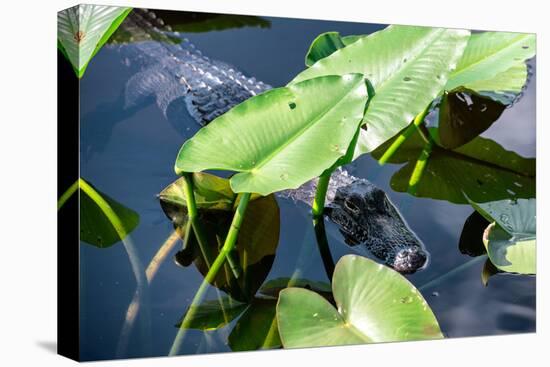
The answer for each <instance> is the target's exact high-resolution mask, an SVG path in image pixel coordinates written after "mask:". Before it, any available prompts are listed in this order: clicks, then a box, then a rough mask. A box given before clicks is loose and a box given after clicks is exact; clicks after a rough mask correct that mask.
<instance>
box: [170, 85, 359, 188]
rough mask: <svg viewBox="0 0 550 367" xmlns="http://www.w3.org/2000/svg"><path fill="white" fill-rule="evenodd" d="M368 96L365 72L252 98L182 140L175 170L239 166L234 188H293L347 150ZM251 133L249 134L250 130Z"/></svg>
mask: <svg viewBox="0 0 550 367" xmlns="http://www.w3.org/2000/svg"><path fill="white" fill-rule="evenodd" d="M367 99H368V94H367V87H366V83H365V80H364V79H363V76H362V75H361V74H350V75H345V76H336V75H331V76H324V77H319V78H314V79H310V80H306V81H304V82H301V83H296V84H293V85H291V86H289V87H282V88H275V89H271V90H269V91H267V92H265V93H262V94H260V95H257V96H254V97H252V98H250V99H247V100H246V101H244V102H243V103H241V104H239V105H237V106H236V107H234V108H232V109H231V110H229V111H228V112H227V113H225V114H223V115H222V116H220V117H218V118H216V119H215V120H214V121H212V122H211V123H210V124H208V126H206V127H204V128H202V129H200V130H199V132H198V133H197V134H196V135H195V136H194V137H193V138H191V139H189V140H187V141H186V142H185V144H184V145H183V146H182V148H181V150H180V152H179V154H178V157H177V160H176V165H175V170H176V173H178V174H180V173H182V172H200V171H203V170H208V169H218V170H230V171H236V172H239V173H237V174H235V175H234V176H232V177H231V179H230V184H231V188H232V190H233V191H234V192H252V193H258V194H261V195H267V194H270V193H273V192H276V191H280V190H285V189H293V188H297V187H298V186H300V185H302V184H303V183H305V182H306V181H309V180H311V179H312V178H314V177H317V176H319V175H321V174H322V173H323V171H325V170H326V169H327V168H329V167H330V166H332V165H333V164H334V163H335V162H336V161H337V160H338V159H339V158H340V157H342V156H343V155H345V154H346V152H347V149H348V147H349V146H350V143H351V141H352V139H353V138H354V136H355V135H356V132H357V129H358V128H359V124H360V123H361V120H362V118H363V112H364V109H365V104H366V102H367ZM243 132H246V133H243Z"/></svg>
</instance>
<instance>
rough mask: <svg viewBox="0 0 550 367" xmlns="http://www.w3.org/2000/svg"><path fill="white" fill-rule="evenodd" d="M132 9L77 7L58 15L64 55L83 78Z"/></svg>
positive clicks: (95, 6) (97, 6)
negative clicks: (89, 65) (92, 61)
mask: <svg viewBox="0 0 550 367" xmlns="http://www.w3.org/2000/svg"><path fill="white" fill-rule="evenodd" d="M131 10H132V8H124V7H113V6H103V5H89V4H83V5H77V6H74V7H72V8H69V9H65V10H62V11H60V12H59V13H57V24H58V26H57V29H58V30H57V39H58V41H59V42H58V45H59V46H61V49H62V52H63V54H64V55H65V56H67V58H68V59H69V61H70V62H71V64H72V66H73V68H74V70H75V72H76V74H77V76H78V77H79V78H82V76H83V75H84V71H85V70H86V67H87V66H88V63H89V62H90V60H91V59H92V57H94V55H95V54H96V53H97V52H98V51H99V50H100V49H101V47H102V46H103V45H104V44H105V42H107V40H108V39H109V37H110V36H111V35H112V34H113V32H114V31H115V30H116V29H117V28H118V26H119V25H120V23H122V21H123V20H124V18H126V16H127V15H128V14H129V13H130V11H131Z"/></svg>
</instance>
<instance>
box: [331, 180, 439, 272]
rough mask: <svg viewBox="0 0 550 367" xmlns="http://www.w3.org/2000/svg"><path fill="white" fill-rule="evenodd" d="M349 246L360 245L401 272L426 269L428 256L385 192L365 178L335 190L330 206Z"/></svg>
mask: <svg viewBox="0 0 550 367" xmlns="http://www.w3.org/2000/svg"><path fill="white" fill-rule="evenodd" d="M326 213H327V215H328V217H329V218H330V219H331V220H332V221H333V222H334V223H336V224H338V225H339V227H340V228H339V229H340V232H341V233H342V234H343V235H344V238H345V241H346V243H347V244H348V245H350V246H354V247H355V246H361V247H364V248H366V249H367V250H368V251H369V252H370V253H371V254H373V255H374V256H376V257H377V258H379V259H380V260H382V261H384V262H385V263H386V264H387V265H389V266H391V267H392V268H394V269H395V270H397V271H399V272H400V273H414V272H415V271H417V270H418V269H420V268H422V267H424V266H425V265H426V263H427V260H428V254H427V252H426V250H425V249H424V246H423V245H422V243H421V241H420V240H419V239H418V237H417V236H416V235H415V234H414V232H413V231H412V230H411V229H410V228H409V226H408V225H407V223H406V222H405V220H404V219H403V218H402V217H401V214H400V213H399V211H398V210H397V208H395V206H394V205H393V204H392V202H391V201H390V200H389V199H388V197H387V196H386V193H385V192H384V191H383V190H381V189H379V188H378V187H376V186H375V185H373V184H372V183H370V182H369V181H367V180H364V179H356V180H355V181H354V182H352V183H351V184H348V185H345V186H341V187H339V188H338V189H337V190H336V193H335V195H334V199H333V200H332V202H331V203H330V204H329V205H328V206H327V208H326Z"/></svg>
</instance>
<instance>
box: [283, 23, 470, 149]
mask: <svg viewBox="0 0 550 367" xmlns="http://www.w3.org/2000/svg"><path fill="white" fill-rule="evenodd" d="M469 34H470V32H468V31H463V30H455V29H443V28H428V27H413V26H397V25H392V26H389V27H387V28H386V29H384V30H382V31H379V32H376V33H373V34H371V35H369V36H366V37H362V38H360V39H358V40H356V41H355V42H353V43H352V44H350V45H349V46H346V47H344V48H341V49H339V50H337V51H335V52H333V53H332V54H331V55H330V56H327V57H325V58H323V59H321V60H319V61H318V62H316V63H315V64H314V65H313V66H311V67H310V68H308V69H306V70H304V71H303V72H301V73H300V74H298V76H296V78H294V80H293V81H292V82H291V84H293V83H297V82H300V81H303V80H307V79H310V78H314V77H318V76H321V75H335V74H336V75H342V74H347V73H357V72H358V73H362V74H363V75H364V76H365V78H367V79H368V80H369V81H370V83H372V86H373V88H374V92H375V94H374V96H372V98H371V100H370V101H369V107H368V109H367V111H366V113H365V117H364V119H363V123H364V124H366V126H367V129H366V130H364V129H363V130H361V136H360V137H359V142H358V144H357V149H356V154H355V156H358V155H360V154H363V153H367V152H370V151H372V150H374V149H375V148H377V147H378V146H380V145H381V144H382V143H384V142H385V141H387V140H388V139H390V138H391V137H393V136H394V135H395V134H397V133H398V132H399V131H400V130H402V129H403V128H404V127H406V126H407V125H408V124H410V122H411V121H412V120H413V119H414V117H415V116H416V115H417V114H418V113H420V112H421V111H423V110H424V109H425V108H426V107H427V106H428V105H429V104H430V103H431V102H432V100H433V99H434V98H435V97H437V96H438V95H439V94H440V93H441V91H442V90H443V87H444V86H445V83H446V82H447V77H448V75H449V73H450V69H451V66H452V65H456V63H457V62H458V60H459V58H460V57H461V55H462V52H463V50H464V47H465V46H466V42H467V40H468V37H469Z"/></svg>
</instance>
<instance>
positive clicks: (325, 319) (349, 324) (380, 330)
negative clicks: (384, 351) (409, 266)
mask: <svg viewBox="0 0 550 367" xmlns="http://www.w3.org/2000/svg"><path fill="white" fill-rule="evenodd" d="M332 289H333V293H334V299H335V301H336V306H337V308H335V307H334V306H333V305H332V304H330V303H329V302H328V301H327V300H326V299H325V298H323V297H321V296H320V295H319V294H317V293H315V292H312V291H309V290H306V289H302V288H288V289H285V290H283V291H282V292H281V294H280V296H279V303H278V304H277V319H278V324H279V333H280V337H281V341H282V342H283V346H284V347H285V348H302V347H315V346H329V345H345V344H360V343H376V342H390V341H401V340H421V339H439V338H443V335H442V334H441V331H440V329H439V324H438V322H437V319H436V318H435V316H434V314H433V312H432V310H431V309H430V307H429V306H428V304H427V303H426V301H425V300H424V298H423V297H422V295H421V294H420V293H419V292H418V290H417V289H416V288H415V287H414V286H413V285H412V284H411V283H410V282H409V281H408V280H407V279H406V278H405V277H403V276H402V275H401V274H399V273H398V272H396V271H394V270H392V269H390V268H389V267H386V266H384V265H380V264H377V263H375V262H374V261H372V260H369V259H367V258H364V257H360V256H355V255H347V256H344V257H343V258H341V259H340V261H339V262H338V264H337V265H336V269H335V271H334V277H333V280H332Z"/></svg>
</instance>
